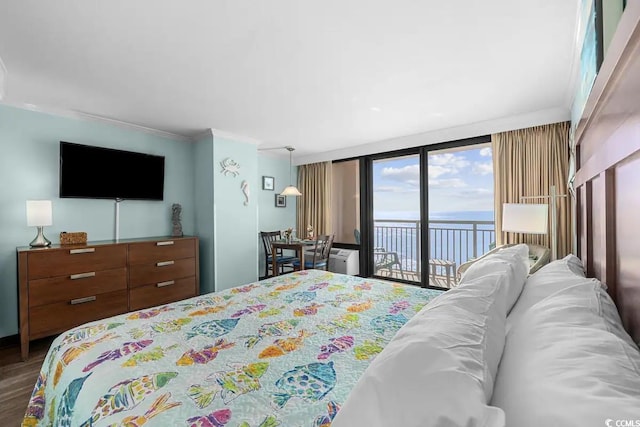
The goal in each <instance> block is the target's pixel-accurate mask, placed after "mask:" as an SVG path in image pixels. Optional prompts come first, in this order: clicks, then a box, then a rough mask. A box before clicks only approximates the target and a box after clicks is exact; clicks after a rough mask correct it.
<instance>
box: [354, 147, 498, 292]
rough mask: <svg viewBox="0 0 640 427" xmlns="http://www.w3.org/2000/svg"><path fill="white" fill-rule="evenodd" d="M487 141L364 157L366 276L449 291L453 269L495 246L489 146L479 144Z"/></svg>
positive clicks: (454, 281) (453, 280) (454, 279)
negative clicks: (367, 199)
mask: <svg viewBox="0 0 640 427" xmlns="http://www.w3.org/2000/svg"><path fill="white" fill-rule="evenodd" d="M487 140H488V138H487V139H484V140H482V139H481V140H480V141H477V139H476V140H467V141H459V142H456V143H445V144H438V145H434V146H425V147H420V148H416V149H409V150H404V151H402V152H398V153H390V154H388V155H376V156H372V157H371V158H370V162H369V171H370V175H369V179H368V182H369V184H368V185H369V187H370V190H369V191H368V194H369V197H370V199H371V202H370V205H369V206H370V210H369V212H371V216H372V217H371V218H368V221H367V223H368V224H369V228H370V230H369V232H368V239H369V240H368V242H369V245H368V251H367V252H368V255H367V256H368V258H369V261H370V263H371V264H370V265H371V271H370V273H371V274H372V275H373V276H376V277H381V278H389V279H394V280H399V281H406V282H410V283H416V284H420V285H422V286H432V287H441V288H451V287H454V286H456V285H457V283H458V277H457V269H458V267H460V265H462V264H463V263H465V262H467V261H469V260H472V259H474V258H477V257H479V256H480V255H482V254H483V253H485V252H486V251H488V250H489V249H491V248H492V247H493V246H494V245H495V230H494V222H493V218H494V216H493V163H492V158H491V146H490V144H488V143H485V144H478V142H487ZM363 218H364V217H363Z"/></svg>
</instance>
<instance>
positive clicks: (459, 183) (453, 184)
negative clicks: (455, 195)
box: [429, 178, 467, 189]
mask: <svg viewBox="0 0 640 427" xmlns="http://www.w3.org/2000/svg"><path fill="white" fill-rule="evenodd" d="M466 186H467V183H466V182H464V181H463V180H461V179H460V178H448V179H430V180H429V188H430V189H436V188H462V187H466Z"/></svg>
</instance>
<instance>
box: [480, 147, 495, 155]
mask: <svg viewBox="0 0 640 427" xmlns="http://www.w3.org/2000/svg"><path fill="white" fill-rule="evenodd" d="M492 154H493V153H492V151H491V147H485V148H482V149H481V150H480V155H481V156H482V157H491V155H492Z"/></svg>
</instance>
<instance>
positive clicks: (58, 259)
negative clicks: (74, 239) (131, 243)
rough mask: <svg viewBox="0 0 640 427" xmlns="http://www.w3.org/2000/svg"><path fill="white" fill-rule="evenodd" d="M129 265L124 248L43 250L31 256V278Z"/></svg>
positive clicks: (29, 260) (29, 262)
mask: <svg viewBox="0 0 640 427" xmlns="http://www.w3.org/2000/svg"><path fill="white" fill-rule="evenodd" d="M126 264H127V248H126V246H125V245H110V246H93V247H74V248H69V249H62V248H60V249H51V250H42V251H37V252H33V253H30V254H29V259H28V269H29V279H42V278H45V277H55V276H67V275H71V274H76V273H85V272H87V271H99V270H110V269H114V268H121V267H125V266H126Z"/></svg>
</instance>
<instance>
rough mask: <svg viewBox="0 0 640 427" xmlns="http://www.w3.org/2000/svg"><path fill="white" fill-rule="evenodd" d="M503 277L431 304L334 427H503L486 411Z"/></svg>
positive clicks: (498, 415) (499, 417)
mask: <svg viewBox="0 0 640 427" xmlns="http://www.w3.org/2000/svg"><path fill="white" fill-rule="evenodd" d="M506 289H507V277H506V275H504V274H502V275H500V274H490V275H488V276H485V277H482V278H478V279H474V280H473V283H471V282H469V283H468V286H464V287H458V288H454V289H452V290H449V291H447V292H446V293H444V294H441V295H439V296H438V297H436V298H435V299H433V300H432V301H431V302H430V303H429V304H428V305H427V306H425V307H424V308H423V309H422V310H421V311H420V312H419V313H418V314H416V315H415V316H414V317H412V318H411V319H410V320H409V322H407V323H406V324H405V325H404V326H403V327H402V328H401V329H400V330H399V331H398V333H397V334H396V336H395V337H394V338H393V339H392V340H391V341H390V342H389V344H387V346H386V347H385V348H384V349H383V350H382V352H381V353H380V354H379V355H378V356H377V357H376V358H375V359H374V360H373V362H372V363H371V365H369V367H368V368H367V369H366V370H365V372H364V373H363V375H362V377H361V378H360V380H359V381H358V382H357V384H356V385H355V387H354V388H353V390H352V391H351V393H350V394H349V397H348V398H347V401H346V402H345V403H344V405H343V406H342V408H341V409H340V411H339V412H338V415H337V416H336V418H335V419H334V420H333V422H332V424H331V425H332V427H360V426H362V427H365V426H366V427H382V426H385V427H386V426H402V427H414V426H415V427H431V426H433V427H436V426H450V427H456V426H460V427H462V426H464V427H467V426H478V427H482V426H485V427H504V415H503V414H502V411H500V410H498V409H497V408H492V407H490V406H488V405H487V402H488V401H489V399H490V398H491V394H492V392H493V384H494V380H495V375H496V370H497V367H498V363H499V361H500V356H501V354H502V349H503V347H504V339H505V320H506V314H505V304H504V301H505V298H504V293H505V292H506Z"/></svg>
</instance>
